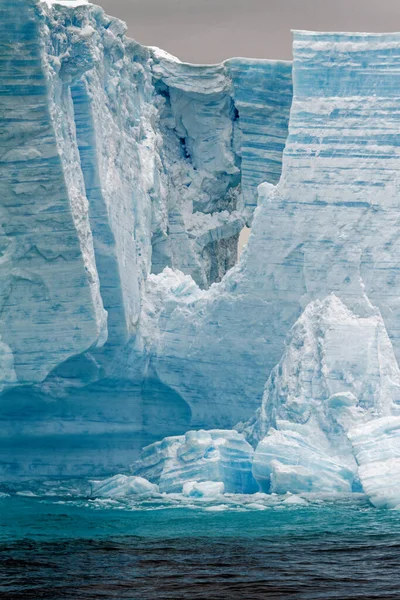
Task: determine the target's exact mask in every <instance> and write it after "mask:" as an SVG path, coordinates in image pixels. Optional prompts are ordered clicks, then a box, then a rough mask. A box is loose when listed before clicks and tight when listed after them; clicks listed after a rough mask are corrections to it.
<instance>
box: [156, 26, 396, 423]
mask: <svg viewBox="0 0 400 600" xmlns="http://www.w3.org/2000/svg"><path fill="white" fill-rule="evenodd" d="M399 52H400V36H399V35H398V34H388V35H380V36H377V35H361V34H359V35H351V34H348V35H347V34H313V33H302V32H297V33H295V39H294V71H293V74H294V75H293V76H294V98H293V105H292V109H291V115H290V124H289V137H288V140H287V143H286V147H285V151H284V155H283V170H282V176H281V178H280V180H279V183H278V184H277V185H276V186H274V185H272V184H271V183H265V184H262V185H261V186H260V187H259V205H258V207H257V209H256V211H255V214H254V221H253V226H252V233H251V236H250V240H249V244H248V248H247V252H246V253H245V254H244V255H243V257H242V260H241V261H240V263H239V265H237V266H236V267H235V268H234V269H233V270H231V271H230V272H229V273H228V274H227V275H226V276H225V278H224V279H223V281H222V282H221V284H219V285H218V286H217V287H213V288H211V289H210V291H209V292H208V293H207V294H199V293H198V292H196V291H193V292H189V288H188V287H187V286H185V284H184V283H183V282H179V277H178V276H177V275H175V274H171V273H170V274H167V273H164V275H163V276H160V279H159V280H158V283H159V285H160V289H161V288H162V289H164V288H165V287H168V286H167V284H166V279H167V278H168V277H170V281H171V283H170V294H169V296H168V302H166V303H165V305H164V306H161V312H160V316H159V319H160V321H159V322H160V323H161V324H162V325H161V327H160V335H159V336H156V338H155V339H156V343H155V344H153V346H152V347H151V349H150V364H151V368H152V369H153V371H154V372H155V373H157V376H158V377H159V378H160V379H161V380H162V381H163V382H165V383H167V384H168V385H169V386H171V387H173V389H175V390H176V391H177V392H178V393H179V394H180V395H181V396H182V397H183V398H184V399H185V400H186V401H187V402H188V403H189V405H190V406H191V408H192V411H193V424H195V425H201V426H204V425H205V424H206V425H207V426H209V425H212V424H213V425H214V426H215V425H216V424H217V425H218V426H220V427H229V426H230V425H231V422H232V421H231V419H232V418H233V415H234V414H237V415H239V414H241V415H244V414H246V412H248V413H249V414H250V413H251V412H252V410H253V409H254V408H255V407H257V405H258V404H259V403H260V402H261V397H262V393H263V388H264V383H265V378H266V375H268V374H269V373H270V371H271V369H272V368H273V367H274V366H275V364H277V363H278V361H279V360H280V357H281V355H282V351H283V344H284V339H285V337H286V335H287V332H288V331H289V329H290V328H291V326H292V325H293V324H294V323H295V321H296V320H297V319H298V318H299V316H300V315H301V313H302V312H303V310H304V308H305V307H306V306H307V305H308V304H309V303H310V302H312V301H314V300H316V299H323V298H325V297H326V296H328V295H329V294H330V293H332V292H334V293H335V294H336V295H337V296H338V298H339V299H340V300H341V301H343V303H344V304H345V305H346V306H347V307H348V308H349V309H351V310H352V311H353V312H354V314H355V315H356V316H359V317H363V318H364V317H365V318H366V317H369V316H371V315H372V314H373V308H372V306H375V307H377V309H378V310H379V311H380V312H381V315H382V318H383V320H384V323H385V326H386V328H387V332H388V335H389V338H390V340H391V342H392V343H393V348H394V352H395V355H396V356H397V358H398V353H399V345H398V339H397V338H398V333H397V332H398V323H399V316H398V302H399V296H398V294H397V292H396V290H397V285H398V282H397V274H398V267H399V241H398V235H397V222H398V216H399V213H398V206H397V195H398V192H397V187H398V180H399V170H398V167H399V163H398V135H399V134H398V129H397V124H396V123H397V115H398V110H399V102H398V91H399V90H398V77H397V62H398V58H399V56H398V54H399ZM154 284H155V282H152V286H153V285H154ZM183 290H186V291H185V292H183ZM174 296H175V299H174ZM222 365H223V367H222ZM227 390H229V391H228V393H227ZM216 407H218V408H216ZM216 418H217V419H218V420H217V421H215V419H216ZM211 422H212V423H211Z"/></svg>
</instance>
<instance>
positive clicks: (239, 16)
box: [93, 0, 400, 62]
mask: <svg viewBox="0 0 400 600" xmlns="http://www.w3.org/2000/svg"><path fill="white" fill-rule="evenodd" d="M93 1H95V2H96V1H97V3H98V4H101V5H102V6H103V7H104V9H105V10H106V12H108V13H109V14H111V15H114V16H117V17H119V18H121V19H123V20H124V21H126V22H127V24H128V27H129V34H130V35H131V37H134V38H135V39H136V40H138V41H139V42H141V43H143V44H147V45H150V46H159V47H161V48H163V49H164V50H167V51H168V52H170V53H171V54H175V55H176V56H178V57H179V58H180V59H181V60H186V61H190V62H218V61H221V60H224V59H225V58H229V57H231V56H248V57H253V58H284V59H290V58H291V34H290V30H291V29H312V30H319V31H374V32H379V31H399V30H400V0H93Z"/></svg>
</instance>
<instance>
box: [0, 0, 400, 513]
mask: <svg viewBox="0 0 400 600" xmlns="http://www.w3.org/2000/svg"><path fill="white" fill-rule="evenodd" d="M125 31H126V26H125V25H124V24H123V23H122V22H121V21H119V20H118V19H114V18H112V17H109V16H107V15H106V14H105V13H104V11H103V10H102V9H101V8H100V7H97V6H95V5H93V4H90V3H87V2H83V1H82V2H81V1H74V2H67V1H63V2H53V1H51V2H50V1H46V2H42V1H40V0H3V2H2V3H1V7H0V59H1V62H2V68H1V69H0V125H1V140H2V144H1V150H0V175H1V177H0V198H1V202H0V204H1V206H0V213H1V217H2V220H1V223H0V227H1V230H0V231H1V235H0V265H1V271H0V393H2V396H1V398H0V407H1V408H0V419H1V428H0V473H1V474H2V476H3V477H4V478H7V479H12V478H18V477H20V476H24V477H35V476H37V477H43V476H44V477H50V476H57V477H65V478H68V477H77V476H83V477H90V478H91V479H93V480H94V481H96V480H98V478H99V477H106V476H110V475H113V477H114V478H113V479H111V480H110V481H106V482H103V483H99V484H93V485H94V486H95V487H94V489H97V491H98V493H99V496H101V495H103V501H106V500H107V501H108V500H110V498H107V496H111V497H114V496H116V497H123V498H128V497H129V498H131V500H130V501H132V502H136V501H139V500H138V499H137V498H139V497H141V496H142V495H143V494H146V493H149V494H153V493H154V494H156V495H157V494H161V495H162V494H164V495H165V494H167V496H168V497H172V496H174V494H175V495H178V496H179V498H180V500H179V502H181V501H182V502H189V501H192V500H193V498H194V499H195V500H193V501H197V500H196V499H199V498H200V499H201V501H204V499H205V498H207V497H208V496H207V494H211V495H213V496H215V497H217V496H218V498H219V497H220V496H221V497H223V501H222V500H221V501H219V500H218V504H217V505H214V510H225V508H224V507H225V505H229V502H230V501H229V500H227V498H229V497H230V496H229V494H231V493H232V492H236V493H240V494H243V493H249V494H250V493H252V492H255V493H258V494H259V493H260V492H258V491H257V490H259V488H261V490H262V492H268V493H277V494H279V495H280V496H279V497H281V495H282V494H283V495H284V494H286V493H289V494H292V495H290V496H288V497H286V496H282V497H285V498H286V499H285V502H287V503H289V504H290V503H291V504H294V505H295V504H302V503H304V502H308V499H306V498H305V496H304V494H310V493H316V494H325V495H326V494H331V493H334V494H336V493H339V492H340V493H342V494H351V493H353V494H355V493H357V492H359V491H361V490H362V489H363V490H364V491H365V493H366V494H367V495H368V496H369V497H370V499H371V501H372V502H373V503H374V504H375V505H376V506H386V507H391V508H396V507H398V506H399V505H400V493H399V485H400V482H399V444H400V442H399V435H398V431H399V425H398V419H399V418H400V394H399V390H400V372H399V367H398V359H399V357H400V342H399V335H400V334H399V332H400V293H399V275H398V274H399V272H400V270H399V266H400V244H399V236H398V230H399V219H400V212H399V209H398V194H399V186H400V183H399V182H400V175H399V174H400V170H399V147H400V144H399V133H398V114H399V111H400V100H399V98H400V87H399V86H400V84H399V78H398V64H399V60H400V34H381V35H377V34H334V33H330V34H326V33H312V32H295V34H294V62H293V65H292V64H290V63H288V62H283V61H268V60H250V59H242V58H234V59H230V60H227V61H225V62H224V63H221V64H218V65H192V64H187V63H183V62H181V61H180V60H178V59H177V58H175V57H173V56H171V55H169V54H168V53H166V52H163V51H161V50H159V49H156V48H148V47H144V46H141V45H140V44H138V43H136V42H135V41H133V40H130V39H129V38H127V37H126V35H125ZM289 113H290V114H289ZM244 226H251V235H250V239H249V243H248V246H247V249H245V251H244V252H243V253H242V255H241V257H240V259H239V261H238V258H237V246H238V239H239V235H240V232H241V230H242V229H243V227H244ZM235 426H237V430H234V429H233V428H234V427H235ZM143 448H144V450H143V452H142V453H141V451H142V449H143ZM132 463H133V466H132V473H131V474H130V475H127V474H126V473H127V472H128V468H129V465H132ZM115 473H120V475H115ZM143 478H145V479H146V481H144V480H143ZM96 485H98V486H99V487H97V488H96ZM156 486H159V487H158V488H157V487H156ZM157 489H158V490H159V491H158V492H157V491H156V490H157ZM22 491H23V490H22ZM171 494H172V496H171ZM293 494H294V495H293ZM163 497H164V496H163ZM263 497H264V496H260V498H263ZM273 497H274V496H269V500H268V502H269V501H271V500H270V498H273ZM346 497H347V496H346ZM182 499H184V500H182ZM140 501H141V500H140ZM252 504H253V507H254V508H255V507H256V506H258V508H260V506H262V502H260V501H259V497H258V496H257V497H256V496H254V497H253V500H252Z"/></svg>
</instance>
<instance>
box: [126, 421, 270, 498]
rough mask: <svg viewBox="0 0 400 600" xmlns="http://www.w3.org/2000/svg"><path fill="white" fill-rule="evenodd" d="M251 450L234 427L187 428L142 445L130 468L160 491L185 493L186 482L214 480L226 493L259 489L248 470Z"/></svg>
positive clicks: (250, 462)
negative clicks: (173, 435)
mask: <svg viewBox="0 0 400 600" xmlns="http://www.w3.org/2000/svg"><path fill="white" fill-rule="evenodd" d="M253 454H254V450H253V448H252V447H251V446H250V444H249V443H248V442H247V441H246V440H245V439H244V436H243V435H242V434H240V433H238V432H237V431H223V430H210V431H201V430H200V431H188V432H187V433H186V434H185V435H184V436H177V437H170V438H165V439H164V440H162V441H161V442H156V443H155V444H152V445H150V446H148V447H147V448H144V450H143V452H142V454H141V456H140V458H139V460H138V461H136V462H135V463H134V464H133V465H132V471H133V473H134V474H135V475H140V476H141V477H145V478H146V479H148V480H149V481H152V482H154V483H157V484H158V485H159V488H160V491H161V492H168V493H171V492H182V490H183V491H184V493H185V494H186V493H187V492H188V489H189V488H188V487H187V484H188V483H189V482H196V484H197V483H198V484H199V485H200V483H203V482H207V485H208V483H209V482H217V483H218V485H222V488H224V489H225V490H226V492H228V493H236V494H251V493H253V492H255V491H257V490H258V489H259V488H258V485H257V483H256V482H255V480H254V478H253V476H252V472H251V470H252V461H253ZM185 486H186V487H185Z"/></svg>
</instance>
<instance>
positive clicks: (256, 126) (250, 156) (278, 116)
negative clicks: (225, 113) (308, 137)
mask: <svg viewBox="0 0 400 600" xmlns="http://www.w3.org/2000/svg"><path fill="white" fill-rule="evenodd" d="M226 64H227V66H228V68H229V72H230V74H231V77H232V84H233V95H234V99H235V106H236V109H237V111H238V112H239V115H240V119H239V129H240V135H241V144H240V145H241V150H240V156H241V161H242V162H241V169H242V187H243V202H244V206H245V208H246V209H247V214H248V213H250V214H252V212H253V211H254V208H255V207H256V206H257V187H258V185H259V184H260V183H262V182H264V181H268V182H269V183H272V184H277V183H278V181H279V178H280V175H281V171H282V152H283V149H284V147H285V143H286V138H287V136H288V121H289V112H290V107H291V105H292V97H293V84H292V64H291V63H289V62H287V63H285V62H283V61H269V60H249V59H244V58H233V59H230V60H229V61H227V63H226Z"/></svg>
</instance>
